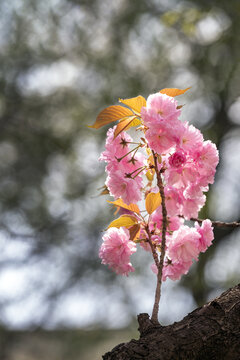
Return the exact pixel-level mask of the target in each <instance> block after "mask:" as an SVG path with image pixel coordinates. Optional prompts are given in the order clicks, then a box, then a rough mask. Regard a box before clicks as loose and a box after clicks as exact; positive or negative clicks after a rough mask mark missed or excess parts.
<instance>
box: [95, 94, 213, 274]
mask: <svg viewBox="0 0 240 360" xmlns="http://www.w3.org/2000/svg"><path fill="white" fill-rule="evenodd" d="M180 113H181V110H180V107H179V106H178V104H177V102H176V100H175V99H174V98H173V97H171V96H168V95H165V94H162V93H157V94H153V95H150V96H149V97H148V99H147V102H146V106H143V107H142V108H141V116H139V118H140V119H141V121H142V130H143V131H144V136H145V141H144V143H141V146H137V147H136V150H135V149H133V150H131V146H132V145H131V143H132V142H133V141H132V138H131V137H130V136H129V135H128V134H127V133H126V132H121V133H120V134H119V135H118V136H117V137H116V138H114V132H115V127H114V128H112V129H109V130H108V133H107V141H106V149H105V151H104V152H103V153H102V154H101V157H100V160H102V161H105V162H107V166H106V172H107V174H108V175H107V180H106V186H107V188H108V189H109V192H110V195H112V196H114V198H115V199H121V200H122V201H124V203H125V204H127V205H129V204H136V203H137V202H139V201H140V200H142V198H143V199H144V198H145V197H146V194H147V193H149V192H152V191H153V192H158V191H159V189H156V188H155V187H154V186H153V184H152V181H150V183H149V182H148V184H147V185H145V186H144V181H143V176H144V175H145V174H146V172H144V171H142V170H144V169H146V171H147V170H152V169H153V166H154V165H153V164H150V166H149V168H147V166H146V164H148V165H149V153H150V152H151V151H152V152H153V154H156V155H160V158H161V161H160V162H159V164H158V167H159V169H158V170H159V171H161V174H162V178H163V182H164V194H165V203H166V209H167V229H166V230H167V234H166V256H165V262H164V267H163V280H166V278H167V277H169V278H171V279H172V280H176V279H179V278H180V276H181V275H182V274H186V273H187V272H188V270H189V267H190V266H191V264H192V261H193V260H194V259H195V260H197V259H198V255H199V253H200V252H205V251H206V249H207V248H208V247H209V246H210V245H211V243H212V240H213V229H212V224H211V221H210V220H204V221H203V222H202V224H201V226H200V225H199V224H198V223H195V227H192V228H190V227H188V226H186V225H184V219H187V220H188V219H190V218H196V217H197V216H198V212H199V210H200V209H201V208H202V207H203V205H204V204H205V200H206V197H205V195H204V192H206V191H208V186H209V184H212V183H213V181H214V174H215V171H216V166H217V164H218V160H219V159H218V151H217V149H216V146H215V145H214V144H213V143H212V142H211V141H204V139H203V136H202V134H201V132H200V131H199V130H198V129H196V128H195V127H194V126H192V125H189V124H188V123H187V122H182V121H180V120H179V116H180ZM144 146H145V148H146V155H145V156H144V155H143V154H142V153H141V154H139V152H137V151H138V149H139V148H140V147H141V148H142V147H144ZM148 180H149V179H148ZM131 214H132V215H133V216H135V217H136V221H138V224H139V227H140V235H139V237H138V239H137V240H138V242H140V245H141V246H142V248H143V249H144V250H147V251H149V250H151V247H150V244H149V234H147V233H146V231H145V230H146V221H145V220H144V219H143V218H142V217H141V216H140V215H139V214H137V213H134V212H132V213H131ZM147 226H148V228H149V231H150V233H151V242H152V244H153V246H155V248H156V249H157V250H159V251H161V241H162V207H161V205H160V206H158V207H157V209H156V210H155V211H154V212H149V218H148V222H147ZM103 240H104V242H103V245H102V247H101V249H100V253H99V254H100V258H101V259H102V263H103V264H108V265H109V266H110V267H111V268H112V269H113V270H115V271H116V272H117V273H118V274H124V275H127V274H128V273H129V272H130V271H133V270H134V269H133V267H132V265H131V263H130V261H129V258H130V255H131V254H132V253H133V252H135V251H136V245H135V242H134V240H136V239H131V240H130V232H129V231H128V230H127V229H126V228H124V227H120V228H110V229H108V231H107V232H106V233H105V235H104V237H103ZM141 240H142V241H141ZM152 270H153V271H154V272H157V271H158V269H157V267H156V265H153V266H152Z"/></svg>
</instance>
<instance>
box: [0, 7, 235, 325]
mask: <svg viewBox="0 0 240 360" xmlns="http://www.w3.org/2000/svg"><path fill="white" fill-rule="evenodd" d="M0 18H1V35H2V36H1V40H0V44H1V50H0V84H1V86H0V124H1V132H0V159H1V161H0V197H1V206H0V225H1V235H2V236H1V238H3V239H7V241H6V246H7V247H9V246H12V249H15V250H14V251H13V250H12V252H10V253H9V252H8V253H6V254H5V255H4V253H3V256H2V258H1V261H0V266H1V271H2V272H3V271H4V270H5V269H9V268H16V267H18V268H19V269H25V268H26V271H28V273H29V274H30V276H29V275H28V276H29V279H30V280H31V281H32V285H31V286H30V285H29V288H27V289H25V291H23V292H22V294H20V295H19V296H18V297H17V298H15V297H12V298H11V297H8V298H2V299H0V301H1V309H0V315H1V318H2V319H3V322H4V318H5V317H4V311H5V306H7V305H8V304H9V303H11V302H16V301H21V300H22V299H23V298H24V297H26V296H27V297H31V296H33V297H34V296H35V295H34V294H38V297H39V308H40V310H39V313H38V314H36V315H35V314H34V316H32V322H33V323H35V324H45V325H47V324H49V323H51V321H52V319H54V316H55V315H56V314H55V309H56V308H57V305H56V304H57V300H58V299H61V297H62V296H63V295H66V294H67V293H68V292H69V291H71V290H72V291H74V289H78V287H79V286H80V285H81V289H82V291H84V290H85V289H86V288H87V287H88V286H89V284H90V283H91V281H93V279H94V281H95V283H99V282H104V281H108V283H109V284H110V285H108V286H115V285H114V284H116V283H117V282H118V281H121V280H119V279H117V280H116V279H115V277H114V275H113V274H111V273H110V272H109V271H108V270H106V269H103V267H101V266H100V261H99V260H98V257H97V254H98V245H99V243H98V241H97V239H98V238H99V237H100V235H99V234H100V232H101V230H102V229H104V227H105V225H106V223H107V221H108V219H109V213H108V208H107V206H106V205H105V202H104V201H103V199H102V198H100V199H99V198H95V197H93V195H97V193H98V192H97V188H98V187H100V186H101V185H102V184H103V183H104V174H103V166H99V165H98V162H97V158H98V156H99V153H100V151H101V149H102V148H103V138H104V135H105V130H106V129H102V130H101V131H99V132H98V134H96V133H95V132H94V131H93V130H89V129H87V127H86V125H89V124H92V123H93V122H94V119H95V117H96V115H97V113H98V112H99V111H100V110H101V109H102V108H103V107H105V106H107V105H110V104H112V103H114V102H116V99H118V98H119V97H122V98H124V97H131V96H136V95H137V94H142V95H144V96H147V95H148V94H149V93H153V92H155V91H158V90H159V89H161V88H164V87H173V86H178V87H180V88H181V87H187V86H189V85H190V86H191V85H192V90H191V93H190V94H189V95H186V98H185V99H187V100H184V101H183V102H186V103H187V104H188V105H187V106H186V110H185V108H184V111H186V117H187V120H192V121H193V122H194V124H195V125H197V126H198V127H200V128H201V130H202V131H203V132H204V135H205V137H207V138H210V139H212V140H213V141H215V142H216V143H217V144H218V147H219V149H220V156H221V164H220V166H219V172H218V175H217V184H219V185H218V187H217V186H216V187H214V186H213V187H212V190H213V191H212V193H210V201H208V203H207V205H206V206H205V208H204V211H203V213H202V216H203V217H208V216H209V214H210V215H211V216H212V217H214V216H215V215H214V211H213V209H214V208H217V210H219V204H221V202H219V201H220V200H219V194H221V195H222V197H223V198H222V205H223V209H227V210H225V213H224V210H223V212H222V213H219V211H218V212H216V216H217V215H219V214H220V215H221V214H222V215H224V214H226V217H227V218H226V219H220V220H230V219H231V220H238V219H239V216H240V206H239V202H238V203H237V202H236V199H237V198H239V195H240V186H239V180H240V174H239V171H238V172H236V165H237V164H239V152H238V150H234V149H233V150H232V152H234V151H235V153H232V152H230V151H229V150H228V149H230V148H231V144H232V143H233V142H234V143H237V141H239V136H240V132H239V124H240V121H239V120H237V117H236V112H237V107H238V109H239V100H237V98H238V96H239V94H240V91H239V87H240V84H239V81H238V79H239V73H240V62H239V52H240V46H239V45H240V44H239V41H240V40H239V36H238V26H239V25H238V24H239V20H240V5H239V4H238V2H237V1H234V0H229V1H227V2H226V1H219V0H218V1H217V0H215V1H202V0H201V1H187V2H184V1H182V2H177V1H176V2H175V1H173V2H171V3H170V2H169V4H168V5H166V4H165V3H164V2H157V1H154V0H152V1H147V0H144V1H141V2H139V1H138V2H137V1H128V2H127V1H124V0H118V1H114V2H112V1H110V0H107V1H100V0H98V1H97V0H92V1H83V0H82V1H77V0H75V1H74V0H68V1H67V0H50V1H48V2H41V1H34V0H25V1H11V2H9V1H7V0H6V1H4V0H3V1H2V2H1V3H0ZM230 161H234V162H235V166H233V165H231V166H229V162H230ZM214 189H215V190H214ZM223 189H224V193H223ZM229 209H232V210H231V211H230V210H229ZM228 210H229V213H228V214H227V212H228ZM227 235H229V231H222V230H221V231H217V232H216V241H215V245H214V246H213V247H212V248H211V250H209V251H208V252H207V253H206V254H204V255H203V256H202V257H201V259H200V261H199V263H198V264H197V265H196V266H195V268H194V269H192V271H191V273H190V274H189V275H188V276H186V277H184V279H183V280H182V282H181V286H184V287H186V288H189V289H191V291H192V292H193V296H194V299H195V301H196V302H197V303H198V304H202V303H203V302H205V301H206V298H207V297H208V296H209V293H210V292H211V291H213V290H214V289H215V288H216V287H217V286H220V287H223V288H224V287H227V286H228V285H230V284H232V283H234V282H235V279H234V278H231V279H229V280H228V283H221V284H220V285H219V283H218V282H214V281H213V282H209V281H207V280H206V265H207V264H208V263H209V261H210V260H211V259H212V258H214V253H215V252H216V249H217V248H218V246H219V244H220V242H222V240H224V239H225V238H226V236H227ZM3 245H5V243H4V241H3ZM35 265H37V266H38V267H39V269H40V273H39V274H38V275H37V276H36V277H34V276H32V277H31V271H33V269H34V266H35ZM138 272H140V269H138ZM86 279H88V280H87V281H86ZM113 279H114V282H113V281H112V280H113ZM30 280H29V281H30ZM29 294H30V295H29ZM128 297H131V296H130V295H129V294H128V295H126V296H125V298H124V299H125V300H124V301H125V302H126V303H127V302H129V306H130V305H131V299H129V298H128ZM56 311H57V310H56ZM102 318H104V314H103V316H102ZM98 320H99V319H98ZM99 321H100V320H99Z"/></svg>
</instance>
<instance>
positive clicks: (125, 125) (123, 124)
mask: <svg viewBox="0 0 240 360" xmlns="http://www.w3.org/2000/svg"><path fill="white" fill-rule="evenodd" d="M140 124H141V121H140V120H139V119H137V118H136V116H135V115H134V116H129V117H128V118H127V119H124V120H122V121H120V123H118V124H117V127H116V129H115V132H114V139H115V138H116V137H117V136H118V135H119V134H121V132H122V131H124V130H128V129H129V128H130V127H133V126H138V125H140Z"/></svg>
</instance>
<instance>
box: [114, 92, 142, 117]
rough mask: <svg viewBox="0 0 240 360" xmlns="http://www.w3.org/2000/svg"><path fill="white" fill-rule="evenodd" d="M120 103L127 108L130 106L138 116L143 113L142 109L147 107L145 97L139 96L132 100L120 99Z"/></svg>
mask: <svg viewBox="0 0 240 360" xmlns="http://www.w3.org/2000/svg"><path fill="white" fill-rule="evenodd" d="M119 101H120V102H121V103H123V104H125V105H127V106H129V107H130V108H131V109H133V111H135V112H137V113H138V114H140V113H141V108H142V107H143V106H146V100H145V99H144V97H143V96H141V95H139V96H136V97H134V98H131V99H119Z"/></svg>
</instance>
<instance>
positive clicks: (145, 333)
mask: <svg viewBox="0 0 240 360" xmlns="http://www.w3.org/2000/svg"><path fill="white" fill-rule="evenodd" d="M138 322H139V332H140V338H139V340H131V341H130V342H128V343H122V344H119V345H117V346H116V347H115V348H114V349H113V350H112V351H110V352H108V353H106V354H105V355H104V356H103V359H104V360H130V359H131V360H135V359H136V360H137V359H138V360H139V359H145V360H169V359H172V360H175V359H177V360H181V359H184V360H187V359H189V360H195V359H196V360H197V359H198V360H205V359H206V360H215V359H218V360H220V359H224V360H230V359H231V360H240V284H238V285H237V286H235V287H233V288H231V289H229V290H227V291H226V292H224V293H223V294H222V295H221V296H219V297H218V298H216V299H214V300H213V301H210V302H209V303H207V304H206V305H204V306H203V307H200V308H198V309H196V310H194V311H193V312H192V313H190V314H189V315H187V316H186V317H185V318H184V319H183V320H181V321H179V322H177V323H174V324H173V325H169V326H161V325H154V324H153V323H151V321H150V319H149V316H148V314H140V315H139V316H138Z"/></svg>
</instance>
